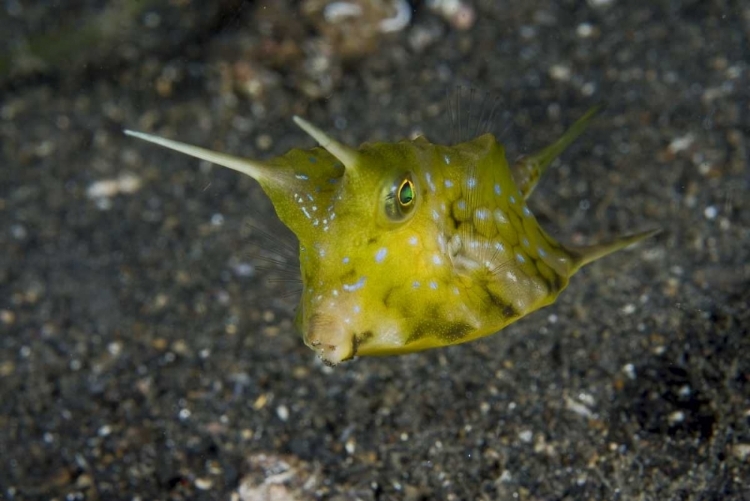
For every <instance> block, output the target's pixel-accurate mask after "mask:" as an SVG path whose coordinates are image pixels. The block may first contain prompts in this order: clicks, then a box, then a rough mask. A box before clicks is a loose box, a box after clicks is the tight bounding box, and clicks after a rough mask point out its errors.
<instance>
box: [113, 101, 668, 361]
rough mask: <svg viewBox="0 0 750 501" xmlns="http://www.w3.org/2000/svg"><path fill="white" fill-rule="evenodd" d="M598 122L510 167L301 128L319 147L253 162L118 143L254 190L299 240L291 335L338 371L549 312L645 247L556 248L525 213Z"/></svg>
mask: <svg viewBox="0 0 750 501" xmlns="http://www.w3.org/2000/svg"><path fill="white" fill-rule="evenodd" d="M597 111H598V109H592V110H591V111H590V112H588V113H587V114H586V115H584V117H582V118H581V119H580V120H578V121H577V122H576V123H575V124H574V125H573V126H572V127H571V128H570V129H569V130H568V131H567V132H566V133H565V134H564V135H563V136H562V137H561V138H560V139H559V140H558V141H556V142H555V143H553V144H552V145H550V146H548V147H547V148H545V149H543V150H542V151H540V152H539V153H537V154H535V155H531V156H529V157H525V158H522V159H520V160H519V161H517V162H516V163H515V164H514V165H513V166H512V167H511V166H510V165H509V164H508V161H507V160H506V156H505V152H504V149H503V147H502V145H501V144H499V143H498V141H497V140H496V139H495V137H494V136H492V135H491V134H484V135H482V136H479V137H477V138H476V139H473V140H471V141H467V142H463V143H460V144H456V145H452V146H445V145H439V144H433V143H430V142H429V141H427V140H426V139H425V138H424V137H418V138H416V139H414V140H406V141H401V142H398V143H365V144H363V145H362V146H360V147H359V148H358V149H353V148H349V147H347V146H345V145H343V144H341V143H339V142H337V141H335V140H334V139H332V138H330V137H329V136H328V135H326V134H325V133H324V132H322V131H321V130H319V129H317V128H316V127H314V126H313V125H311V124H310V123H308V122H306V121H305V120H303V119H301V118H299V117H295V121H296V122H297V124H298V125H300V127H302V128H303V129H304V130H305V131H306V132H307V133H308V134H310V135H311V136H312V137H313V138H315V139H316V140H317V141H318V142H319V143H320V145H321V146H320V147H316V148H313V149H310V150H305V149H293V150H291V151H289V152H288V153H286V154H285V155H282V156H279V157H276V158H273V159H270V160H266V161H263V162H259V161H252V160H246V159H241V158H237V157H232V156H229V155H225V154H222V153H217V152H212V151H210V150H205V149H202V148H198V147H195V146H189V145H186V144H183V143H178V142H175V141H170V140H166V139H162V138H158V137H156V136H151V135H148V134H143V133H137V132H131V131H126V133H128V134H129V135H133V136H136V137H140V138H141V139H145V140H147V141H150V142H154V143H157V144H160V145H162V146H166V147H168V148H171V149H175V150H178V151H181V152H183V153H187V154H189V155H192V156H195V157H198V158H202V159H205V160H209V161H212V162H214V163H217V164H220V165H224V166H226V167H230V168H233V169H235V170H238V171H241V172H243V173H245V174H248V175H250V176H252V177H253V178H255V179H256V180H257V181H258V182H259V183H260V185H261V186H262V187H263V189H264V191H265V192H266V194H267V195H268V196H269V197H270V199H271V202H272V203H273V205H274V208H275V210H276V213H277V214H278V216H279V218H280V219H281V221H282V222H283V223H284V224H286V225H287V226H288V227H289V228H290V229H291V230H292V231H293V232H294V233H295V235H296V236H297V238H298V239H299V256H300V270H301V275H302V283H303V290H302V296H301V298H300V304H299V308H298V311H297V318H296V322H297V325H298V327H299V329H300V330H301V332H302V335H303V337H304V340H305V342H306V344H307V345H308V346H310V347H311V348H313V349H314V350H315V351H316V352H317V353H318V354H319V355H320V357H321V358H322V359H323V360H324V361H325V362H327V363H329V364H336V363H338V362H341V361H343V360H347V359H349V358H352V357H353V356H355V355H361V356H366V355H391V354H400V353H408V352H414V351H420V350H425V349H428V348H435V347H440V346H447V345H453V344H458V343H463V342H467V341H471V340H473V339H477V338H480V337H484V336H487V335H490V334H493V333H495V332H497V331H499V330H501V329H502V328H504V327H505V326H507V325H508V324H510V323H512V322H515V321H516V320H518V319H519V318H521V317H523V316H525V315H527V314H529V313H531V312H533V311H535V310H537V309H539V308H541V307H543V306H546V305H548V304H550V303H552V302H553V301H554V300H555V299H556V298H557V296H558V294H560V292H561V291H562V290H563V289H564V288H565V287H566V286H567V285H568V281H569V279H570V277H571V276H572V275H573V274H574V273H575V272H576V271H577V270H578V269H579V268H580V267H581V266H583V265H584V264H586V263H588V262H590V261H592V260H594V259H597V258H599V257H602V256H603V255H606V254H608V253H610V252H613V251H615V250H617V249H620V248H623V247H625V246H627V245H630V244H631V243H634V242H636V241H638V240H641V239H642V238H645V237H648V236H650V235H652V234H653V233H654V232H653V231H649V232H643V233H639V234H636V235H631V236H626V237H621V238H618V239H616V240H614V241H612V242H610V243H607V244H603V245H597V246H591V247H579V248H573V247H566V246H563V245H562V244H560V243H559V242H557V241H556V240H555V239H553V238H552V237H550V236H549V235H548V234H547V233H546V232H545V231H544V230H543V229H542V228H541V226H540V225H539V223H538V222H537V220H536V218H535V217H534V215H533V213H532V212H531V210H530V209H529V207H528V206H527V205H526V198H527V197H528V196H529V195H530V194H531V192H532V191H533V189H534V187H535V185H536V183H537V181H538V180H539V178H540V177H541V175H542V174H543V172H544V170H545V169H546V168H547V166H548V165H549V164H550V163H551V162H552V160H554V158H556V157H557V156H558V155H559V154H560V153H561V152H562V151H563V150H564V149H565V147H567V146H568V145H569V144H570V143H571V142H572V141H573V140H574V139H575V138H576V137H578V135H580V133H581V132H583V130H584V129H585V128H586V126H587V125H588V123H589V121H590V120H591V118H593V116H594V115H595V114H596V112H597Z"/></svg>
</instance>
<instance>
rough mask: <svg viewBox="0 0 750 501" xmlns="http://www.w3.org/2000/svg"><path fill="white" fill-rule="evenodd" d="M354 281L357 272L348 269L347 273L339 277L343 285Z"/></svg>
mask: <svg viewBox="0 0 750 501" xmlns="http://www.w3.org/2000/svg"><path fill="white" fill-rule="evenodd" d="M356 279H357V272H356V271H354V270H353V269H350V270H349V271H347V272H346V273H344V274H343V275H341V281H342V282H344V283H351V282H354V281H356Z"/></svg>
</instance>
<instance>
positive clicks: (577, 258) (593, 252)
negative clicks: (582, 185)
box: [566, 228, 662, 275]
mask: <svg viewBox="0 0 750 501" xmlns="http://www.w3.org/2000/svg"><path fill="white" fill-rule="evenodd" d="M661 231H662V230H661V228H654V229H651V230H647V231H642V232H640V233H634V234H632V235H623V236H620V237H617V238H615V239H614V240H611V241H609V242H604V243H600V244H594V245H585V246H579V247H566V248H567V249H568V252H570V255H571V256H572V257H573V271H572V272H571V275H572V274H573V273H575V272H576V271H578V270H580V269H581V267H583V266H585V265H587V264H589V263H590V262H592V261H596V260H597V259H600V258H603V257H604V256H606V255H608V254H611V253H613V252H615V251H618V250H620V249H624V248H625V247H628V246H629V245H632V244H634V243H636V242H640V241H641V240H644V239H646V238H649V237H652V236H654V235H656V234H658V233H661Z"/></svg>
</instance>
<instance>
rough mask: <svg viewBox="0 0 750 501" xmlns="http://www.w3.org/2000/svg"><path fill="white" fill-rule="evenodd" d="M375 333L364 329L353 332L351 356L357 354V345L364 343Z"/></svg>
mask: <svg viewBox="0 0 750 501" xmlns="http://www.w3.org/2000/svg"><path fill="white" fill-rule="evenodd" d="M374 335H375V334H373V333H372V331H365V332H363V333H362V334H355V335H353V336H352V357H356V356H357V351H358V350H359V347H360V346H362V345H363V344H365V343H366V342H367V341H369V340H370V339H372V338H373V336H374Z"/></svg>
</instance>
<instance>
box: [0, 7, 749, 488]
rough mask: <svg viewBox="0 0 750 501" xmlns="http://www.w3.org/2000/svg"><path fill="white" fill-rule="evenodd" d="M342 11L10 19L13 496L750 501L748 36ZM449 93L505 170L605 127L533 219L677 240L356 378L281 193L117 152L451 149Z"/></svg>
mask: <svg viewBox="0 0 750 501" xmlns="http://www.w3.org/2000/svg"><path fill="white" fill-rule="evenodd" d="M330 3H332V2H325V1H321V0H307V1H304V2H291V1H275V2H270V1H268V2H260V1H255V2H242V1H239V0H222V1H217V2H197V1H191V0H180V1H158V0H151V1H124V0H123V1H119V2H116V1H113V2H101V1H78V2H72V1H71V2H21V1H7V2H4V3H3V7H2V9H3V10H2V12H0V32H1V33H3V35H2V46H0V137H1V138H2V165H1V167H0V451H2V452H1V453H0V454H1V458H0V487H1V489H0V498H4V499H9V500H17V499H45V500H46V499H59V500H63V499H65V500H68V499H70V500H76V499H106V500H109V499H143V500H155V499H159V500H167V499H242V500H266V499H267V500H302V499H331V500H349V499H362V500H374V499H379V500H388V499H409V500H433V499H434V500H463V499H485V500H494V499H503V500H504V499H520V500H589V499H590V500H599V499H622V500H631V499H634V500H635V499H637V500H665V499H666V500H714V499H715V500H719V499H724V500H741V499H750V490H748V487H747V486H748V481H749V479H750V361H748V357H750V338H748V325H749V322H750V313H748V302H749V301H750V287H749V283H750V280H749V279H750V264H749V263H750V259H749V257H750V196H749V195H748V189H750V172H749V170H748V155H749V153H748V148H750V144H749V142H748V141H749V137H748V133H749V132H750V118H749V117H750V105H749V103H750V90H748V89H749V85H748V84H749V82H750V75H749V71H750V68H748V60H750V43H749V42H748V35H749V34H750V5H748V4H747V2H741V1H739V0H737V1H720V0H713V1H711V0H705V1H697V0H695V1H688V0H683V1H679V0H660V1H625V0H609V1H605V0H597V1H595V0H590V1H589V2H584V1H571V0H567V1H552V0H549V1H546V0H531V1H526V0H512V1H497V2H494V1H479V0H478V1H475V2H469V3H468V5H470V6H471V7H472V8H473V9H474V10H475V14H476V18H475V19H474V20H473V22H472V20H471V19H467V18H451V17H450V16H444V15H442V16H441V15H440V13H438V12H436V11H435V8H434V6H435V2H427V1H415V2H412V3H411V5H410V7H411V8H412V9H413V10H412V17H411V20H410V23H409V24H408V25H406V26H404V27H403V29H401V30H400V31H396V32H393V33H382V32H381V31H380V30H379V29H378V26H379V23H380V22H381V21H382V20H383V19H384V18H387V17H389V16H392V15H393V12H394V11H393V10H392V8H393V4H395V3H397V2H395V1H391V0H373V1H370V2H363V1H359V0H351V3H355V4H360V5H363V6H364V9H363V11H362V14H361V15H360V16H358V17H355V18H349V19H343V20H342V19H338V20H336V19H334V20H333V21H331V22H329V21H326V20H325V17H324V12H325V10H324V9H325V8H326V6H328V8H329V9H330V8H331V7H330V5H328V4H330ZM445 3H446V2H443V4H445ZM365 4H366V5H365ZM328 12H329V13H330V12H331V11H330V10H329V11H328ZM457 85H464V86H469V87H473V88H476V89H478V90H482V91H487V92H489V93H490V94H491V95H493V96H497V97H498V98H499V99H500V100H501V103H502V104H501V106H500V110H501V113H500V114H499V115H498V117H497V120H496V121H495V127H494V131H495V132H496V133H497V134H498V135H499V137H500V138H501V140H502V141H503V142H504V143H505V144H506V145H507V147H508V149H509V151H510V152H511V155H512V156H515V155H516V154H518V153H523V152H527V151H531V150H533V149H536V148H539V147H541V146H543V145H545V144H547V143H548V142H549V141H551V140H552V139H554V138H556V137H557V136H558V135H559V134H560V133H561V132H562V131H563V130H564V127H565V126H566V125H569V124H570V123H572V121H573V120H575V118H577V117H578V116H580V115H581V114H582V113H583V112H584V111H585V110H586V109H588V108H589V107H590V106H592V105H593V104H595V103H598V102H601V101H604V102H606V103H607V104H608V108H607V110H606V112H605V113H604V114H603V115H602V116H601V118H600V119H599V120H597V122H596V123H595V124H594V125H593V127H592V128H591V130H590V131H589V132H588V133H587V134H585V135H584V137H583V138H582V139H581V140H579V142H578V143H577V144H576V145H575V146H574V147H572V148H571V149H570V150H569V151H568V152H566V153H565V155H564V156H563V158H562V160H561V161H560V162H558V163H557V164H556V165H555V167H554V168H553V169H551V170H550V172H549V173H548V174H547V176H546V178H545V179H544V181H543V183H542V185H541V186H540V188H539V189H538V190H537V191H536V192H535V194H534V197H533V198H532V200H531V207H532V209H533V210H534V211H535V212H536V213H537V215H538V217H539V218H540V220H541V222H542V223H543V224H544V226H545V227H546V228H548V229H549V230H550V231H551V232H552V233H553V234H554V235H556V236H559V237H561V238H563V239H564V240H567V241H576V242H578V241H597V240H602V239H604V238H607V237H609V236H612V235H614V234H617V233H621V232H627V231H633V230H639V229H644V228H649V227H652V226H654V225H661V226H662V227H663V228H664V230H665V231H664V233H662V234H661V235H659V236H658V237H656V238H653V239H650V240H648V241H646V242H644V243H643V244H641V245H640V246H638V247H636V248H634V249H632V250H628V251H625V252H620V253H618V254H615V255H613V256H610V257H608V258H606V259H604V260H602V261H599V262H597V263H595V264H593V265H591V266H590V267H587V268H586V269H585V270H583V271H582V272H581V273H580V274H579V275H577V276H576V277H575V278H574V279H573V280H572V282H571V285H570V287H569V289H568V290H567V291H565V293H564V294H563V295H562V296H561V298H560V299H559V301H558V302H557V303H556V304H555V305H553V306H551V307H549V308H547V309H545V310H543V311H541V312H538V313H536V314H534V315H532V316H530V317H529V318H527V319H524V320H523V321H521V322H518V323H517V324H514V325H512V326H511V327H509V328H507V329H506V330H504V331H503V332H501V333H500V334H498V335H496V336H492V337H489V338H486V339H484V340H481V341H479V342H474V343H470V344H467V345H462V346H457V347H452V348H449V349H442V350H433V351H430V352H426V353H421V354H415V355H409V356H402V357H391V358H381V359H360V360H357V361H354V362H350V363H347V364H344V365H341V366H338V367H335V368H333V369H332V368H328V367H325V366H323V365H322V364H321V363H320V362H318V361H317V360H316V359H315V357H314V354H313V352H312V351H310V350H309V349H308V348H306V347H305V346H304V345H303V343H302V340H301V339H300V337H299V335H298V334H296V333H295V332H294V330H293V327H292V323H291V319H292V318H293V309H294V306H295V301H296V297H295V296H294V292H295V288H297V287H298V286H297V285H295V284H294V283H290V282H288V281H287V279H288V278H289V277H288V272H287V271H285V269H289V267H292V268H293V266H294V263H293V259H291V260H289V256H288V255H287V254H284V253H283V252H282V253H281V254H279V252H278V251H279V250H280V249H279V248H278V247H279V244H278V243H276V242H274V241H273V240H269V239H268V238H266V237H264V236H263V233H262V232H261V231H260V230H259V229H258V228H261V229H264V230H265V231H270V232H273V233H274V234H275V233H277V232H278V227H279V223H278V222H276V221H275V216H274V215H273V211H272V208H271V206H270V204H269V203H268V202H267V201H266V200H265V198H264V197H263V195H262V192H261V191H260V189H259V188H258V186H257V185H256V184H255V183H254V182H253V181H252V180H250V179H249V178H243V177H241V176H239V175H238V174H236V173H233V172H230V171H227V170H223V169H218V168H211V167H209V166H208V165H207V164H202V163H200V162H198V161H194V160H190V159H188V158H187V157H184V156H181V155H178V154H174V153H169V152H167V151H165V150H161V149H159V148H156V147H154V146H149V145H147V144H145V143H142V142H138V141H136V140H134V139H132V138H127V137H124V136H123V135H122V133H121V130H122V129H123V128H125V127H128V128H135V129H140V130H146V131H150V132H155V133H157V134H160V135H163V136H167V137H173V138H179V139H181V140H184V141H187V142H191V143H195V144H200V145H204V146H208V147H210V148H213V149H217V150H221V151H226V152H231V153H234V154H240V155H246V156H248V157H256V158H266V157H268V156H271V155H275V154H280V153H283V152H284V151H286V150H287V149H289V148H291V147H296V146H312V144H313V143H312V141H311V140H310V139H309V138H307V137H305V136H304V134H303V133H302V132H301V131H300V130H298V129H297V128H295V127H294V126H293V124H292V122H291V118H290V117H291V115H292V114H300V115H302V116H305V117H306V118H308V119H310V120H312V121H313V122H315V123H316V124H317V125H319V126H320V127H322V128H323V129H324V130H328V131H330V132H331V133H332V134H334V135H335V136H336V137H338V138H339V139H340V140H342V141H344V142H346V143H348V144H351V145H356V144H358V143H360V142H362V141H368V140H376V141H381V140H386V141H395V140H398V139H401V138H403V137H405V136H409V135H411V134H414V133H416V132H420V131H422V132H425V133H426V134H427V135H428V137H429V138H433V139H434V140H439V141H444V140H448V139H449V138H450V137H451V133H452V132H454V130H455V126H452V125H451V121H450V120H449V118H448V114H447V112H446V109H447V100H446V95H447V94H449V93H450V92H451V91H453V89H455V88H456V86H457ZM465 97H466V96H465V95H464V98H465ZM468 102H477V100H476V98H475V99H474V100H473V101H472V99H471V96H469V101H468ZM463 109H464V110H465V112H464V117H465V118H466V120H467V121H469V122H470V121H471V119H472V118H471V116H470V115H469V114H468V106H465V107H464V108H463ZM475 109H476V108H475ZM452 128H453V129H452ZM292 245H293V244H292ZM267 258H271V259H272V260H276V261H278V260H287V261H289V262H290V264H288V265H287V266H286V267H284V266H281V267H280V268H279V265H278V264H275V263H273V262H271V263H270V269H262V268H263V267H269V263H268V259H267Z"/></svg>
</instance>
